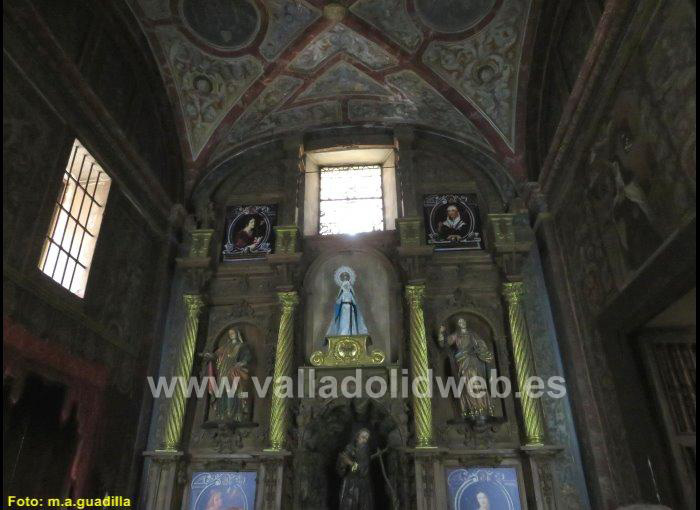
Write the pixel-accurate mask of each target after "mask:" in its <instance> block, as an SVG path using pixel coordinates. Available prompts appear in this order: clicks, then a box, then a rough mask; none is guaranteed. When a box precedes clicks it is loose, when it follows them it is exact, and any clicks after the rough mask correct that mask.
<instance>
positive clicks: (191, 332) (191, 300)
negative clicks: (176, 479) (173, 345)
mask: <svg viewBox="0 0 700 510" xmlns="http://www.w3.org/2000/svg"><path fill="white" fill-rule="evenodd" d="M182 299H183V300H184V302H185V308H186V314H187V315H186V317H185V337H184V338H183V341H182V345H181V346H180V352H179V353H178V357H177V368H176V371H175V373H174V376H175V377H178V378H183V379H184V380H186V379H187V377H189V376H190V374H191V372H192V362H193V361H194V350H195V347H196V345H197V331H198V329H199V314H200V312H201V311H202V307H203V306H204V300H203V299H202V296H200V295H199V294H184V295H183V296H182ZM186 405H187V399H186V395H185V387H184V386H183V385H182V384H180V382H179V380H178V383H177V384H176V385H175V390H174V392H173V396H172V398H171V399H170V401H169V406H168V410H167V421H166V422H165V429H164V432H163V449H164V450H171V451H176V450H177V449H178V446H180V436H181V435H182V426H183V420H184V417H185V408H186Z"/></svg>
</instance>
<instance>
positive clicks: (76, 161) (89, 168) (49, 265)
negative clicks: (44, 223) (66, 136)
mask: <svg viewBox="0 0 700 510" xmlns="http://www.w3.org/2000/svg"><path fill="white" fill-rule="evenodd" d="M111 184H112V180H111V179H110V177H109V175H107V173H106V172H105V171H104V169H103V168H102V167H101V166H100V164H99V163H98V162H97V161H95V158H93V157H92V155H91V154H90V153H89V152H88V151H87V149H85V147H83V145H82V144H81V143H80V141H78V140H75V142H74V143H73V148H72V150H71V154H70V157H69V158H68V164H67V165H66V171H65V172H64V174H63V185H62V186H61V190H60V192H59V194H58V198H57V200H56V206H55V208H54V213H53V218H52V219H51V224H50V226H49V230H48V232H47V234H46V240H45V241H44V249H43V250H42V253H41V258H40V259H39V269H41V271H42V272H43V273H44V274H46V275H47V276H49V277H50V278H52V279H53V280H54V281H55V282H57V283H58V284H60V285H61V286H63V287H64V288H66V289H68V290H69V291H70V292H72V293H73V294H75V295H77V296H79V297H83V296H84V295H85V287H86V285H87V279H88V274H89V273H90V263H91V262H92V255H93V253H94V252H95V244H96V243H97V236H98V234H99V232H100V225H101V224H102V215H103V213H104V208H105V204H106V203H107V196H108V195H109V188H110V186H111Z"/></svg>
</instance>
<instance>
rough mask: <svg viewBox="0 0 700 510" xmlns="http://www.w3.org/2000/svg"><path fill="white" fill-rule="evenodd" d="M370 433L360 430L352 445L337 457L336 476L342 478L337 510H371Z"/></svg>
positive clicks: (372, 505)
mask: <svg viewBox="0 0 700 510" xmlns="http://www.w3.org/2000/svg"><path fill="white" fill-rule="evenodd" d="M369 437H370V433H369V430H367V429H360V430H359V431H358V432H357V434H356V435H355V438H354V440H353V442H352V443H350V444H348V445H347V446H346V447H345V449H343V451H342V452H340V455H338V463H337V468H338V474H339V475H340V476H341V477H343V483H342V484H341V486H340V505H339V506H338V509H339V510H373V509H374V497H373V496H372V483H371V481H370V478H369V476H370V462H371V460H372V459H371V456H370V453H369Z"/></svg>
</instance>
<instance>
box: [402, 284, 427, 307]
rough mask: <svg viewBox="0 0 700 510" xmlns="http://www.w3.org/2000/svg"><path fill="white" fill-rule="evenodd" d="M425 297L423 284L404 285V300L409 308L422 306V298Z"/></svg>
mask: <svg viewBox="0 0 700 510" xmlns="http://www.w3.org/2000/svg"><path fill="white" fill-rule="evenodd" d="M424 297H425V284H424V283H412V284H410V285H406V300H407V301H408V304H409V305H410V306H411V308H416V307H418V308H420V307H422V306H423V298H424Z"/></svg>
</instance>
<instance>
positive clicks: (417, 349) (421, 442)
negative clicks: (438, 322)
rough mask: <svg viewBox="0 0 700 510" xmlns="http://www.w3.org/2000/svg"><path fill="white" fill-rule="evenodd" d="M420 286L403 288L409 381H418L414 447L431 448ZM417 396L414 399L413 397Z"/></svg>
mask: <svg viewBox="0 0 700 510" xmlns="http://www.w3.org/2000/svg"><path fill="white" fill-rule="evenodd" d="M424 294H425V285H424V284H415V285H407V286H406V300H407V301H408V306H409V308H410V342H411V345H410V347H411V366H412V368H413V379H414V380H415V379H416V378H420V379H419V381H418V383H417V384H416V390H417V391H415V392H414V391H412V392H411V395H412V400H413V421H414V425H415V429H416V446H417V447H418V448H431V447H433V410H432V407H431V402H430V400H431V399H430V396H428V388H429V378H428V375H429V373H428V340H427V338H426V334H425V318H424V316H423V295H424ZM416 393H418V395H417V394H416Z"/></svg>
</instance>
